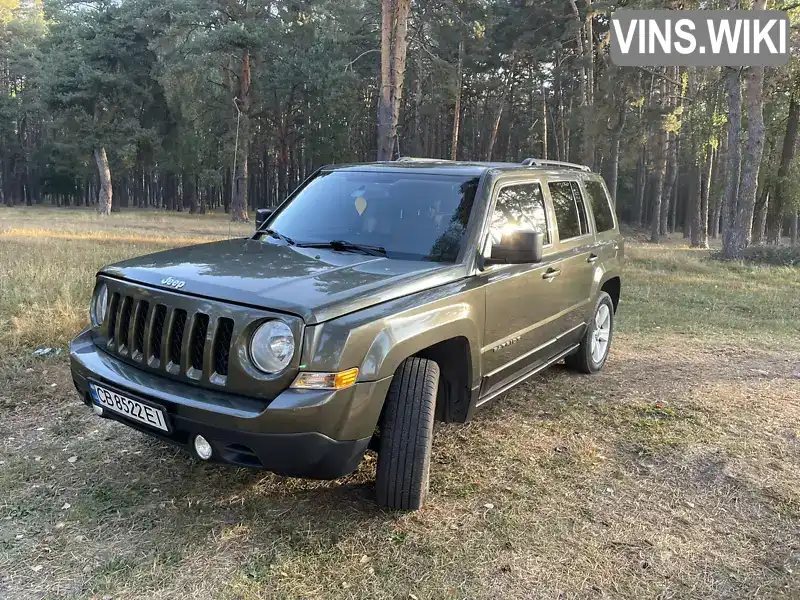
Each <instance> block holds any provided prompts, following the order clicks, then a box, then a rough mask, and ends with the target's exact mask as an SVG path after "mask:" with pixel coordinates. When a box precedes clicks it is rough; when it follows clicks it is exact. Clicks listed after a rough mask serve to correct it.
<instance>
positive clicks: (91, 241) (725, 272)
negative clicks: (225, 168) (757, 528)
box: [0, 208, 800, 348]
mask: <svg viewBox="0 0 800 600" xmlns="http://www.w3.org/2000/svg"><path fill="white" fill-rule="evenodd" d="M251 231H252V225H250V224H231V223H230V222H228V221H227V217H226V216H225V215H187V214H171V215H168V214H165V213H164V212H161V211H140V212H136V211H128V212H124V213H120V214H115V215H112V216H111V217H110V218H105V217H100V216H98V215H97V214H96V213H94V212H93V211H89V210H78V209H68V210H63V209H41V208H38V209H16V208H15V209H0V347H4V348H31V347H38V346H43V345H49V346H54V345H59V346H64V345H65V344H66V343H67V341H68V340H69V339H70V337H72V336H73V335H74V334H75V333H76V332H77V331H79V330H80V329H81V328H82V327H84V326H86V324H87V323H88V306H89V297H90V295H91V291H92V288H93V285H94V275H95V273H96V272H97V270H98V269H99V268H100V267H102V266H103V265H106V264H109V263H113V262H117V261H120V260H124V259H126V258H131V257H134V256H140V255H143V254H148V253H150V252H156V251H160V250H164V249H167V248H171V247H177V246H186V245H191V244H196V243H202V242H208V241H213V240H218V239H225V238H227V237H233V236H235V237H243V236H245V235H248V234H249V233H250V232H251ZM681 243H682V241H681ZM709 256H710V252H709V251H707V250H697V249H691V248H688V247H686V246H683V245H676V244H660V245H649V244H643V243H629V244H628V247H627V261H626V264H625V273H624V275H623V284H622V304H621V310H620V313H619V320H618V327H619V330H620V331H621V332H623V333H625V332H635V333H637V334H640V335H659V334H661V333H665V332H670V333H678V334H684V335H690V336H700V335H705V334H708V333H713V334H714V335H716V336H717V337H718V338H720V339H734V338H735V339H741V338H742V337H746V338H748V339H752V340H753V341H763V342H777V341H778V340H791V339H793V338H796V337H797V334H798V323H800V300H799V299H798V292H797V290H798V289H800V269H797V268H792V267H770V266H754V265H747V264H744V263H721V262H718V261H714V260H712V259H710V257H709Z"/></svg>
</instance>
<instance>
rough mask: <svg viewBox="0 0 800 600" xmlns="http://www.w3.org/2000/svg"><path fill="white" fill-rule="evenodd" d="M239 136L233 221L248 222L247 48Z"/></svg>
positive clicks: (238, 105) (241, 77)
mask: <svg viewBox="0 0 800 600" xmlns="http://www.w3.org/2000/svg"><path fill="white" fill-rule="evenodd" d="M235 101H236V108H237V115H236V119H237V125H238V127H237V138H238V144H237V145H236V150H235V153H234V154H235V156H236V162H235V163H234V166H233V189H232V191H231V221H242V222H247V221H249V218H248V216H247V191H248V183H249V181H248V169H247V162H248V161H247V159H248V156H247V155H248V154H249V153H250V105H251V104H252V101H253V99H252V95H251V89H250V51H249V50H245V51H244V55H243V57H242V70H241V73H240V75H239V93H238V95H237V98H236V99H235Z"/></svg>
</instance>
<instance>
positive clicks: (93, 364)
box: [70, 159, 623, 509]
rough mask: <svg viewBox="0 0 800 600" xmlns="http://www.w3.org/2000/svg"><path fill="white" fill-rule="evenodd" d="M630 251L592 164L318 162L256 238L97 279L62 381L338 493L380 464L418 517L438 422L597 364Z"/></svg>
mask: <svg viewBox="0 0 800 600" xmlns="http://www.w3.org/2000/svg"><path fill="white" fill-rule="evenodd" d="M622 257H623V242H622V237H621V236H620V233H619V227H618V224H617V220H616V218H615V216H614V210H613V208H612V205H611V202H610V199H609V195H608V190H607V189H606V186H605V184H604V183H603V180H602V178H601V177H600V176H599V175H597V174H594V173H592V172H591V171H590V170H589V169H588V168H587V167H583V166H580V165H573V164H569V163H559V162H555V161H544V160H538V159H527V160H526V161H524V162H523V163H522V164H516V163H478V162H450V161H439V160H426V159H400V160H398V161H394V162H384V163H370V164H351V165H334V166H326V167H323V168H321V169H319V170H318V171H316V172H315V173H314V174H313V175H312V176H311V177H309V178H308V179H307V180H306V181H305V182H303V183H302V184H301V185H300V187H299V188H298V189H297V190H295V191H294V192H293V193H292V195H291V196H290V197H289V198H288V199H287V200H286V201H285V202H283V203H282V204H281V205H280V206H279V207H278V208H277V209H275V210H274V211H270V210H260V211H258V217H257V220H256V232H255V234H254V235H253V236H252V237H250V238H245V239H232V240H226V241H220V242H213V243H208V244H200V245H196V246H190V247H188V248H180V249H175V250H168V251H165V252H158V253H155V254H150V255H148V256H143V257H141V258H136V259H132V260H127V261H124V262H120V263H117V264H114V265H110V266H107V267H104V268H103V269H101V270H100V272H99V273H98V274H97V282H96V286H95V290H94V294H93V296H92V301H91V306H90V316H91V326H90V327H89V328H88V329H86V330H85V331H83V332H81V333H80V334H79V335H78V336H77V337H76V338H75V339H74V340H73V341H72V343H71V345H70V359H71V368H72V377H73V379H74V382H75V387H76V388H77V390H78V392H79V393H80V395H81V398H82V399H83V401H84V402H85V404H86V405H87V406H90V407H91V408H92V410H93V411H94V412H95V413H96V414H97V415H99V416H101V417H104V418H108V419H113V420H115V421H119V422H120V423H123V424H125V425H128V426H129V427H132V428H134V429H137V430H139V431H142V432H144V433H147V434H149V435H153V436H156V437H159V438H161V439H164V440H167V441H170V442H173V443H176V444H180V445H182V446H185V447H187V448H189V449H190V450H191V451H192V452H193V453H194V454H195V455H196V456H197V457H199V458H200V459H203V460H211V461H218V462H222V463H228V464H232V465H238V466H245V467H256V468H261V469H268V470H270V471H274V472H275V473H279V474H283V475H289V476H294V477H310V478H323V479H328V478H330V479H332V478H337V477H341V476H343V475H346V474H348V473H350V472H352V471H354V470H355V469H356V468H357V467H358V464H359V462H360V461H361V459H362V457H363V455H364V452H365V451H366V450H367V449H368V448H372V449H374V450H376V451H377V453H378V465H377V482H376V492H377V501H378V503H379V504H380V505H381V506H385V507H388V508H394V509H416V508H419V507H420V506H421V505H422V504H423V502H424V500H425V496H426V494H427V491H428V480H429V477H428V474H429V465H430V454H431V442H432V437H433V422H434V420H442V421H447V422H466V421H468V420H469V419H470V418H471V417H472V415H473V413H474V411H475V409H477V408H478V407H480V406H482V405H483V404H485V403H486V402H488V401H490V400H492V399H494V398H496V397H497V396H499V395H500V394H502V393H503V392H505V391H506V390H508V389H510V388H511V387H512V386H514V385H516V384H518V383H520V382H521V381H524V380H525V379H526V378H528V377H530V376H531V375H533V374H535V373H537V372H539V371H540V370H542V369H544V368H545V367H547V366H548V365H551V364H553V363H554V362H556V361H558V360H561V359H564V360H565V361H566V364H567V365H568V366H569V367H570V368H572V369H574V370H576V371H580V372H582V373H595V372H597V371H599V370H600V369H602V368H603V365H604V363H605V361H606V358H607V357H608V352H609V348H610V346H611V339H612V334H613V326H614V314H615V311H616V309H617V306H618V305H619V298H620V265H621V261H622Z"/></svg>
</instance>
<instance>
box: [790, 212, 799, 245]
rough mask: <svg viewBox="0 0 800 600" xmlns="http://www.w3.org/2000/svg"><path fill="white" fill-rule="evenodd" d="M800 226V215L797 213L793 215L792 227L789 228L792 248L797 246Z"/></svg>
mask: <svg viewBox="0 0 800 600" xmlns="http://www.w3.org/2000/svg"><path fill="white" fill-rule="evenodd" d="M798 226H800V213H798V212H796V211H795V213H794V214H793V215H792V218H791V225H790V226H789V237H790V238H791V240H792V246H797V240H798V238H797V229H798Z"/></svg>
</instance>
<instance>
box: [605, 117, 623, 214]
mask: <svg viewBox="0 0 800 600" xmlns="http://www.w3.org/2000/svg"><path fill="white" fill-rule="evenodd" d="M627 116H628V111H627V107H626V104H625V102H623V103H622V106H621V107H620V108H619V114H618V115H617V122H616V124H615V125H614V127H613V128H611V158H610V164H609V168H608V173H609V178H608V184H609V186H610V191H611V199H612V200H613V201H614V206H616V205H617V187H618V180H619V143H620V137H621V136H622V131H623V130H624V129H625V122H626V120H627Z"/></svg>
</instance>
